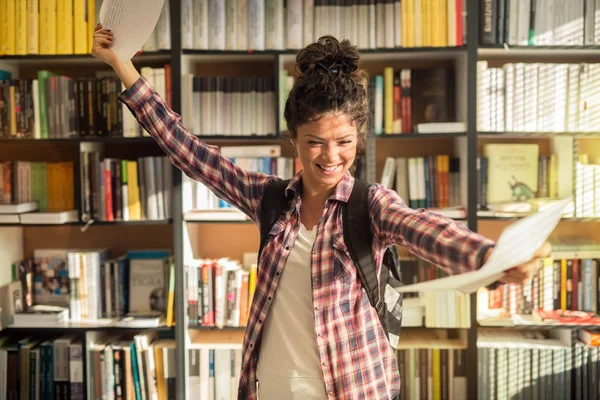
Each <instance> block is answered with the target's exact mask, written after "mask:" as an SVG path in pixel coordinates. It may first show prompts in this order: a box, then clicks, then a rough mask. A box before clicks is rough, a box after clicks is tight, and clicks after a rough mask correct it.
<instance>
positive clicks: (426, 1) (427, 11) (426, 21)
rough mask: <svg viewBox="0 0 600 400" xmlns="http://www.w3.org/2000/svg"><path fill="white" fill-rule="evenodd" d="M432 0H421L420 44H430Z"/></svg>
mask: <svg viewBox="0 0 600 400" xmlns="http://www.w3.org/2000/svg"><path fill="white" fill-rule="evenodd" d="M432 2H433V0H422V2H421V45H422V46H423V47H429V46H431V45H432V44H433V43H432V40H431V25H432V24H431V6H432V4H431V3H432Z"/></svg>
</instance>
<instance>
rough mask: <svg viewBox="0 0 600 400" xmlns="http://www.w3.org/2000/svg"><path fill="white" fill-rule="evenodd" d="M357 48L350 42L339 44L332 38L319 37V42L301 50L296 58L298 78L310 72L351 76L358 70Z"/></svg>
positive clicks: (343, 41)
mask: <svg viewBox="0 0 600 400" xmlns="http://www.w3.org/2000/svg"><path fill="white" fill-rule="evenodd" d="M358 61H359V54H358V48H357V47H356V46H353V45H352V44H351V43H350V41H348V40H346V39H344V40H342V41H341V42H340V41H338V40H337V39H336V38H335V37H333V36H330V35H328V36H321V37H320V38H319V40H318V41H317V42H315V43H312V44H311V45H309V46H307V47H306V48H304V49H302V50H301V51H300V52H299V53H298V55H297V56H296V69H297V71H298V73H299V75H300V76H299V78H301V77H302V75H307V74H310V73H311V72H312V71H320V72H327V73H330V74H331V73H333V74H335V73H338V74H342V73H343V74H352V73H353V72H355V71H357V70H358Z"/></svg>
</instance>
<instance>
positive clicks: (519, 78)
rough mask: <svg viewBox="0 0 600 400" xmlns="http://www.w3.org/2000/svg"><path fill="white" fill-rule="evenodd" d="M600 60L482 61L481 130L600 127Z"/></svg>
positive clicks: (587, 129) (479, 92)
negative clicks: (493, 65)
mask: <svg viewBox="0 0 600 400" xmlns="http://www.w3.org/2000/svg"><path fill="white" fill-rule="evenodd" d="M598 80H600V64H587V63H572V64H557V63H544V64H538V63H507V64H504V65H503V66H501V67H496V68H490V67H489V66H488V62H487V61H478V62H477V127H478V129H479V130H480V131H498V132H502V131H508V132H595V131H597V130H598V122H600V104H599V102H598V98H600V89H599V88H598V85H597V82H598Z"/></svg>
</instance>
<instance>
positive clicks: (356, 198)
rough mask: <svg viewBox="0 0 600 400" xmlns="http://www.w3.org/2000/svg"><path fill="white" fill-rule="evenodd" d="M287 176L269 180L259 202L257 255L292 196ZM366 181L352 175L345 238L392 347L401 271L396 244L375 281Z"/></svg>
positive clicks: (398, 311) (399, 311)
mask: <svg viewBox="0 0 600 400" xmlns="http://www.w3.org/2000/svg"><path fill="white" fill-rule="evenodd" d="M288 183H289V180H277V181H274V182H272V183H271V184H269V186H267V188H266V189H265V193H264V195H263V198H262V202H261V212H260V221H261V224H260V248H259V252H258V256H259V257H260V254H261V252H262V250H263V247H264V245H265V243H266V241H267V239H268V237H269V232H270V231H271V228H272V226H273V224H275V222H277V220H278V219H279V216H280V215H281V214H282V213H283V211H284V210H285V209H286V208H287V207H288V204H289V201H290V200H291V199H289V198H286V197H285V189H286V187H287V185H288ZM369 186H370V185H369V184H368V183H367V182H365V181H362V180H358V179H355V181H354V187H353V188H352V193H351V194H350V198H349V200H348V202H347V203H345V204H344V205H343V208H342V215H343V218H342V219H343V230H344V242H345V243H346V246H347V247H348V250H349V252H350V256H351V257H352V260H353V261H354V265H355V266H356V270H357V275H358V276H359V278H360V280H361V282H362V285H363V287H364V289H365V291H366V292H367V296H368V298H369V302H370V303H371V305H372V306H373V307H375V309H376V310H377V315H378V316H379V321H380V323H381V326H382V327H383V329H384V331H385V333H386V336H387V338H388V341H389V342H390V344H391V345H392V347H393V348H394V349H397V347H398V339H399V337H400V328H401V327H402V294H401V293H398V292H397V291H396V290H394V288H397V287H400V286H402V285H403V283H402V275H401V273H400V264H399V262H398V253H397V250H396V247H395V246H392V247H390V248H388V249H386V251H385V254H384V257H383V261H382V263H383V266H382V268H381V273H380V276H379V282H381V283H382V285H381V286H379V285H378V283H377V282H378V281H377V276H376V268H375V262H374V259H373V255H372V253H371V241H372V238H373V235H372V232H371V221H370V218H369V201H368V193H369Z"/></svg>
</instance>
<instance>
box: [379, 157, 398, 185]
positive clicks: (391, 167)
mask: <svg viewBox="0 0 600 400" xmlns="http://www.w3.org/2000/svg"><path fill="white" fill-rule="evenodd" d="M395 175H396V160H395V159H394V158H392V157H387V158H386V159H385V164H384V166H383V172H382V174H381V185H383V186H384V187H385V188H387V189H393V188H394V177H395Z"/></svg>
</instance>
